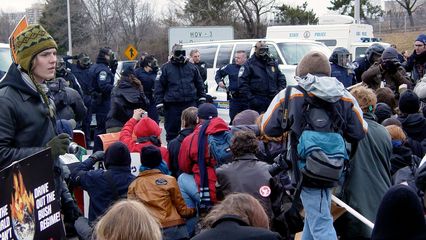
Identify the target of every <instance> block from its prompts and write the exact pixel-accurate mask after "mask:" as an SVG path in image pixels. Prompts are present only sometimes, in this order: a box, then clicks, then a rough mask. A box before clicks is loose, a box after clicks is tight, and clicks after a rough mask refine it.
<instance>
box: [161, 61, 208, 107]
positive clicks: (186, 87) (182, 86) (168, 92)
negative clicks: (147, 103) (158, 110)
mask: <svg viewBox="0 0 426 240" xmlns="http://www.w3.org/2000/svg"><path fill="white" fill-rule="evenodd" d="M154 95H155V103H156V104H157V105H158V104H161V103H170V102H193V101H197V100H200V99H203V100H205V99H206V94H205V92H204V84H203V80H202V79H201V76H200V73H199V72H198V70H197V67H196V66H195V65H194V64H192V63H189V62H187V63H184V64H176V63H172V62H168V63H166V64H164V65H163V66H162V67H161V72H159V73H158V75H157V78H156V80H155V90H154Z"/></svg>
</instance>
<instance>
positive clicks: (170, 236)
mask: <svg viewBox="0 0 426 240" xmlns="http://www.w3.org/2000/svg"><path fill="white" fill-rule="evenodd" d="M162 231H163V240H180V239H189V236H188V232H187V228H186V227H185V225H178V226H173V227H168V228H163V229H162Z"/></svg>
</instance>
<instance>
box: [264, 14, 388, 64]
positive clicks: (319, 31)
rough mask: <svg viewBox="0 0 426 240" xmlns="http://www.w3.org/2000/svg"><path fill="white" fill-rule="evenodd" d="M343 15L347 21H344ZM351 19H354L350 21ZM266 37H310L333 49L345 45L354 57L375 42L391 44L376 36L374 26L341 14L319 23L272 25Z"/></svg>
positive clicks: (358, 55) (321, 20)
mask: <svg viewBox="0 0 426 240" xmlns="http://www.w3.org/2000/svg"><path fill="white" fill-rule="evenodd" d="M342 17H343V20H345V21H342V19H341V18H342ZM333 19H334V22H333ZM350 19H352V21H349V22H348V20H350ZM326 20H327V21H326ZM266 37H267V38H289V39H310V40H315V41H318V42H322V43H324V44H325V45H326V46H327V47H329V48H330V49H331V50H333V49H334V48H336V47H344V48H346V49H348V50H349V52H350V53H351V54H352V57H353V59H355V58H357V57H360V56H362V55H364V53H365V50H366V49H367V48H368V47H369V46H370V45H372V44H374V43H379V44H381V45H383V47H384V48H387V47H389V46H390V44H389V43H383V42H379V40H380V39H378V38H375V37H374V35H373V26H371V25H368V24H358V23H355V20H354V19H353V18H352V17H349V16H341V15H333V16H323V17H322V18H320V24H318V25H291V26H271V27H268V28H267V30H266Z"/></svg>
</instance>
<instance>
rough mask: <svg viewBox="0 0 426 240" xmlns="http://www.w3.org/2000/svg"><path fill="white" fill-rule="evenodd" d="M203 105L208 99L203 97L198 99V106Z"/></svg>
mask: <svg viewBox="0 0 426 240" xmlns="http://www.w3.org/2000/svg"><path fill="white" fill-rule="evenodd" d="M203 103H206V98H204V97H202V98H200V99H198V106H200V105H201V104H203Z"/></svg>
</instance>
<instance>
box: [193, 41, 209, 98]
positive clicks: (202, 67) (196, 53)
mask: <svg viewBox="0 0 426 240" xmlns="http://www.w3.org/2000/svg"><path fill="white" fill-rule="evenodd" d="M189 57H190V59H189V61H190V62H191V63H193V64H194V65H195V66H196V67H197V69H198V71H199V72H200V75H201V79H202V80H203V83H204V88H205V91H206V93H207V90H208V86H207V82H206V80H207V65H206V63H205V62H203V61H201V54H200V50H198V49H192V50H191V52H189Z"/></svg>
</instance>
